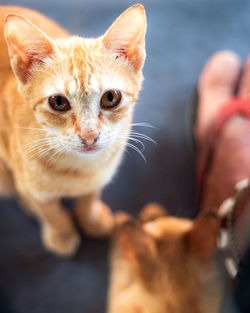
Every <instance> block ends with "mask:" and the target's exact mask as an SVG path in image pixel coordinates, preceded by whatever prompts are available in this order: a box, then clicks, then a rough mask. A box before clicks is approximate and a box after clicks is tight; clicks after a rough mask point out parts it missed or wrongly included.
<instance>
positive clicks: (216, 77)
mask: <svg viewBox="0 0 250 313" xmlns="http://www.w3.org/2000/svg"><path fill="white" fill-rule="evenodd" d="M239 72H240V59H239V57H238V56H237V55H236V54H235V53H233V52H231V51H220V52H217V53H215V54H214V55H213V56H212V57H211V58H210V59H209V60H208V62H207V64H206V65H205V67H204V69H203V71H202V73H201V76H200V79H199V86H198V89H199V90H198V92H199V101H200V103H199V109H198V119H197V125H196V127H197V128H196V135H197V139H198V141H202V140H204V136H206V134H207V132H208V131H209V128H210V127H211V125H212V124H213V123H214V119H215V116H216V114H217V112H218V110H219V109H220V107H221V106H222V105H223V103H224V102H225V101H227V100H228V99H230V97H231V96H232V94H233V92H234V89H235V86H236V82H237V80H238V77H239Z"/></svg>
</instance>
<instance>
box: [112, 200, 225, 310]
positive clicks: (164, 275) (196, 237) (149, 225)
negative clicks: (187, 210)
mask: <svg viewBox="0 0 250 313" xmlns="http://www.w3.org/2000/svg"><path fill="white" fill-rule="evenodd" d="M163 214H164V213H163V210H162V209H160V208H159V207H157V206H156V205H149V206H148V207H146V208H145V209H144V211H142V213H141V220H144V221H145V220H146V222H143V223H138V222H136V223H135V222H128V223H125V224H124V225H122V226H121V228H120V229H118V230H117V232H116V234H115V236H114V239H113V243H112V254H111V278H110V290H109V303H108V310H107V312H108V313H218V312H219V306H220V302H221V297H222V279H221V277H220V276H219V273H218V271H217V268H216V265H215V260H214V258H213V253H214V251H215V247H216V237H217V235H218V231H219V226H220V225H219V224H220V222H219V220H218V219H216V218H215V216H213V215H209V214H207V215H204V214H203V215H200V216H199V217H198V218H196V220H195V221H194V222H192V221H191V220H188V219H182V218H175V217H171V216H163ZM161 215H162V216H161ZM157 216H158V217H157Z"/></svg>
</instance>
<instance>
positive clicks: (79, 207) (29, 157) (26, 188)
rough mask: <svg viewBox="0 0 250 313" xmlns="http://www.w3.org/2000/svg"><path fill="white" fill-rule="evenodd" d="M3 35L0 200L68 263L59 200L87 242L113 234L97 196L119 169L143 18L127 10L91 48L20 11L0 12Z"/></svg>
mask: <svg viewBox="0 0 250 313" xmlns="http://www.w3.org/2000/svg"><path fill="white" fill-rule="evenodd" d="M33 23H34V24H33ZM0 27H1V31H0V33H1V35H0V44H1V50H0V85H1V90H0V99H1V114H0V193H1V194H5V195H11V194H14V193H17V194H18V196H19V197H20V198H21V199H22V201H23V202H24V203H25V205H26V207H27V208H28V209H29V211H30V212H32V213H33V214H34V215H35V216H36V217H37V218H38V219H39V221H40V223H41V233H42V238H43V242H44V244H45V246H46V248H48V249H49V250H51V251H53V252H55V253H57V254H60V255H71V254H73V253H74V252H75V251H76V249H77V247H78V244H79V235H78V233H77V231H76V229H75V227H74V224H73V221H72V218H71V215H70V214H69V212H67V211H66V210H65V209H64V208H63V206H62V204H61V202H60V199H61V197H66V196H67V197H77V203H76V208H75V214H76V217H77V219H78V222H79V224H80V226H81V227H82V228H83V229H84V231H86V232H87V233H88V234H91V235H95V236H101V235H104V234H108V233H109V232H110V230H111V229H112V227H113V217H112V214H111V211H110V210H109V208H108V207H107V206H106V205H105V204H104V203H102V202H101V200H100V192H101V190H102V188H103V187H104V186H105V185H106V184H107V183H108V182H109V181H110V180H111V178H112V176H113V175H114V173H115V171H116V169H117V167H118V165H119V163H120V161H121V157H122V153H123V150H124V148H125V145H126V141H127V137H128V134H129V131H130V127H131V121H132V112H133V108H134V105H135V102H136V100H137V98H138V94H139V91H140V89H141V85H142V81H143V75H142V67H143V64H144V60H145V32H146V16H145V11H144V8H143V6H142V5H134V6H132V7H130V8H129V9H127V10H126V11H125V12H123V14H122V15H121V16H120V17H119V18H118V19H117V20H116V21H115V22H114V23H113V24H112V25H111V27H110V28H109V29H108V30H107V32H106V33H105V34H104V35H103V36H101V37H98V38H96V39H85V38H80V37H70V36H69V34H68V33H67V32H66V31H65V30H64V29H62V28H61V27H60V26H58V25H57V24H56V23H54V22H53V21H51V20H50V19H48V18H47V17H45V16H42V15H41V14H39V13H38V12H35V11H32V10H29V9H24V8H20V7H8V6H0Z"/></svg>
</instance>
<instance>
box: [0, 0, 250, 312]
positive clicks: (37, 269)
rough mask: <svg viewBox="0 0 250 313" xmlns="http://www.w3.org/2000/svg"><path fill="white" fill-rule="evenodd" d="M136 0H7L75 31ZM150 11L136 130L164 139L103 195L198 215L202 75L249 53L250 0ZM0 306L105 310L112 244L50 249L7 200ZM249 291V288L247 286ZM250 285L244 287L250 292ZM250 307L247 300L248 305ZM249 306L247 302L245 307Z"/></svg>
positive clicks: (118, 203)
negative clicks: (197, 93)
mask: <svg viewBox="0 0 250 313" xmlns="http://www.w3.org/2000/svg"><path fill="white" fill-rule="evenodd" d="M134 3H135V1H129V0H123V1H118V0H105V1H103V0H70V1H69V0H62V1H59V0H53V1H52V0H51V1H50V0H36V1H35V0H33V1H32V0H12V1H10V0H8V1H3V0H0V4H4V5H20V6H25V7H29V8H33V9H36V10H38V11H40V12H41V13H43V14H45V15H47V16H49V17H50V18H52V19H53V20H55V21H57V22H58V23H59V24H61V25H62V26H64V27H65V28H66V29H67V30H68V31H70V32H71V33H72V34H75V35H80V36H84V37H95V36H99V35H101V34H103V33H104V32H105V31H106V29H107V28H108V27H109V26H110V24H111V23H112V22H113V21H114V19H115V18H116V17H118V16H119V15H120V14H121V13H122V11H123V10H125V9H126V8H127V7H129V6H130V5H132V4H134ZM141 3H142V4H144V6H145V9H146V12H147V18H148V32H147V41H146V43H147V60H146V63H145V68H144V76H145V82H144V86H143V90H142V92H141V95H140V99H139V101H138V103H137V106H136V110H135V115H134V122H135V123H139V122H143V123H150V124H151V125H152V126H154V128H146V127H145V128H144V127H140V128H139V127H138V128H135V129H136V130H137V131H139V132H142V133H143V134H146V135H148V136H150V137H151V138H153V139H154V140H155V141H156V142H157V144H156V145H154V144H152V143H151V142H144V143H145V150H144V151H143V153H144V155H145V157H146V162H144V160H143V159H142V158H141V156H140V155H139V154H138V153H136V152H134V151H132V150H131V149H128V153H125V155H124V160H123V162H122V165H121V166H120V169H119V171H118V173H117V175H116V176H115V178H114V179H113V182H112V183H111V184H110V185H109V186H108V187H107V188H106V189H105V191H104V196H103V197H104V200H105V201H106V202H107V203H108V204H109V205H110V206H111V207H112V209H113V210H126V211H129V212H130V213H132V214H136V213H137V212H138V211H139V209H140V208H141V207H142V206H143V205H144V204H145V203H147V202H149V201H157V202H160V203H162V204H164V205H165V206H166V207H167V208H168V210H169V211H170V212H171V213H172V214H175V215H178V216H188V217H193V216H194V215H195V214H196V213H197V206H196V194H195V172H194V146H193V140H192V124H193V122H194V121H193V119H192V117H193V110H194V107H195V106H194V105H195V103H194V97H193V93H194V90H195V86H196V82H197V79H198V77H199V73H200V71H201V70H202V67H203V65H204V63H205V62H206V60H207V59H208V58H209V57H210V56H211V55H212V54H213V53H214V52H216V51H217V50H221V49H232V50H234V51H236V52H237V53H238V54H239V55H240V56H241V57H242V59H244V58H245V57H246V56H247V55H248V53H249V51H250V1H248V0H188V1H187V0H146V1H141ZM0 251H1V252H0V312H1V313H30V312H32V313H57V312H60V313H69V312H70V313H80V312H81V313H82V312H87V313H97V312H98V313H104V312H105V306H106V294H107V286H108V242H107V241H104V240H103V241H96V240H90V239H87V238H85V237H84V238H83V242H82V245H81V249H80V251H79V252H78V254H77V255H76V256H75V257H74V258H73V259H68V260H63V259H59V258H57V257H54V256H52V255H49V254H48V253H47V252H46V251H44V249H43V247H42V245H41V241H40V239H39V227H38V224H37V223H36V222H35V221H34V220H32V219H31V218H29V217H27V216H26V215H25V214H24V213H23V211H22V210H21V209H20V208H19V207H18V204H17V203H16V201H15V200H13V199H11V200H4V199H3V200H0ZM242 290H243V291H241V294H244V292H245V293H246V292H247V291H246V289H242ZM244 290H245V291H244ZM242 307H244V305H243V306H242ZM241 312H250V310H249V308H246V307H245V311H244V310H243V309H242V311H241Z"/></svg>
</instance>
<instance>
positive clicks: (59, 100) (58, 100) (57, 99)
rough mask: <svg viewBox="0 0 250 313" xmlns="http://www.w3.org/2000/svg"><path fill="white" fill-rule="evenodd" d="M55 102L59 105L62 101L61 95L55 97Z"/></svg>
mask: <svg viewBox="0 0 250 313" xmlns="http://www.w3.org/2000/svg"><path fill="white" fill-rule="evenodd" d="M56 104H57V105H58V106H61V105H62V104H63V103H62V97H56Z"/></svg>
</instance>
